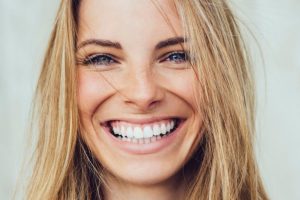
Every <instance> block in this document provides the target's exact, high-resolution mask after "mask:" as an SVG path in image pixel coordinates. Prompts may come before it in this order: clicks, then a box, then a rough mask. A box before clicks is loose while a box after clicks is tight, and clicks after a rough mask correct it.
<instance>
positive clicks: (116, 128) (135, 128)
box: [111, 120, 175, 139]
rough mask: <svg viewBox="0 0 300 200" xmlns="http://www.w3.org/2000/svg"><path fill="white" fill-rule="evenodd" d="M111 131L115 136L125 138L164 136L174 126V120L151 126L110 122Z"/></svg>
mask: <svg viewBox="0 0 300 200" xmlns="http://www.w3.org/2000/svg"><path fill="white" fill-rule="evenodd" d="M111 126H112V130H113V132H114V134H115V135H120V136H122V137H127V138H135V139H142V138H151V137H153V136H159V135H161V134H162V135H165V134H166V133H168V132H170V130H172V129H173V128H174V126H175V120H164V121H160V122H156V123H152V124H144V125H137V124H131V123H127V122H120V121H118V122H112V123H111Z"/></svg>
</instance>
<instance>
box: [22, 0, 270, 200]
mask: <svg viewBox="0 0 300 200" xmlns="http://www.w3.org/2000/svg"><path fill="white" fill-rule="evenodd" d="M175 4H176V8H177V10H178V14H179V16H180V17H181V21H182V24H183V27H184V31H185V34H186V37H187V38H188V40H189V42H188V44H189V47H188V50H189V52H190V58H191V64H192V66H193V68H194V71H195V73H196V75H197V78H198V83H197V84H198V86H199V87H198V91H196V92H197V93H198V94H199V95H198V96H197V100H198V105H199V110H200V111H201V114H202V115H203V116H204V117H203V118H204V122H203V123H204V125H203V126H204V129H203V130H204V135H203V138H202V140H201V143H200V144H199V145H198V146H199V147H198V149H197V151H196V152H194V154H193V156H192V158H191V160H190V161H189V164H188V165H192V172H193V173H194V175H193V176H192V177H193V178H192V179H191V180H190V181H189V182H190V185H189V187H187V188H189V190H188V191H186V192H187V195H186V196H187V199H189V200H199V199H211V200H219V199H224V200H229V199H230V200H231V199H243V200H246V199H268V198H267V195H266V193H265V191H264V188H263V185H262V181H261V179H260V175H259V172H258V168H257V165H256V163H255V157H254V152H253V138H254V132H255V129H254V126H255V125H254V123H255V122H254V114H255V113H254V106H255V105H254V86H253V81H252V80H253V78H252V72H251V68H250V64H249V59H248V56H247V53H246V48H245V45H244V43H243V40H242V38H241V33H240V31H239V28H238V25H237V23H236V20H235V18H234V16H233V14H232V12H231V10H230V9H229V7H228V5H227V3H226V1H225V0H184V1H178V0H177V1H175ZM78 7H79V1H78V0H77V1H76V0H63V1H62V2H61V5H60V8H59V11H58V14H57V18H56V21H55V26H54V30H53V32H52V36H51V40H50V42H49V47H48V50H47V52H46V56H45V60H44V63H43V67H42V71H41V74H40V78H39V80H38V84H37V89H36V99H35V113H36V115H35V118H34V120H38V127H37V129H38V135H39V136H38V142H37V146H36V149H35V153H34V167H33V173H32V176H31V180H30V182H29V184H28V190H27V196H26V199H30V200H34V199H37V200H39V199H44V200H47V199H103V198H104V197H103V194H102V184H103V183H102V181H101V180H102V178H101V170H102V169H101V164H100V163H99V162H98V161H97V159H95V158H94V157H93V155H92V153H91V152H90V151H89V149H88V148H87V146H86V145H85V144H84V142H83V141H82V140H81V137H80V133H79V130H80V126H79V117H78V116H79V115H78V110H77V109H78V108H77V102H76V99H77V97H76V90H77V85H76V82H77V81H76V73H77V72H76V71H77V70H76V62H75V51H76V30H77V14H78Z"/></svg>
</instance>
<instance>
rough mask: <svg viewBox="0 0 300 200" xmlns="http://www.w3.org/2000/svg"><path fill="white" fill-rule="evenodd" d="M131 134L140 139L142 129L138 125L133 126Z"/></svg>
mask: <svg viewBox="0 0 300 200" xmlns="http://www.w3.org/2000/svg"><path fill="white" fill-rule="evenodd" d="M133 136H134V137H135V138H136V139H140V138H143V131H142V129H141V128H140V127H135V128H134V129H133Z"/></svg>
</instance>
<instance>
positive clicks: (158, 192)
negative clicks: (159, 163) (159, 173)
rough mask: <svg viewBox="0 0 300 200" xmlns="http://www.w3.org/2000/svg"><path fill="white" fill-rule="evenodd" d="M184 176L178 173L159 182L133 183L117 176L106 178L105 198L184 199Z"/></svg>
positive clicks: (133, 199) (117, 199)
mask: <svg viewBox="0 0 300 200" xmlns="http://www.w3.org/2000/svg"><path fill="white" fill-rule="evenodd" d="M182 180H184V179H183V177H181V176H179V175H176V176H174V177H172V178H170V179H169V180H166V181H164V182H162V183H158V184H132V183H128V182H124V181H120V180H116V179H115V178H106V181H105V182H106V184H105V185H106V186H105V188H104V195H105V200H126V199H130V200H140V199H143V200H153V199H155V200H174V199H183V197H184V191H185V188H184V186H185V184H184V183H183V181H182Z"/></svg>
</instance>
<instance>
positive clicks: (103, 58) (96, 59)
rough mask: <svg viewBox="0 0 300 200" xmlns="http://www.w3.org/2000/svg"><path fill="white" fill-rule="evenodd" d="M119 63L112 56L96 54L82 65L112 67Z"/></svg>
mask: <svg viewBox="0 0 300 200" xmlns="http://www.w3.org/2000/svg"><path fill="white" fill-rule="evenodd" d="M114 63H117V61H116V60H115V59H113V58H112V57H111V56H110V55H106V54H96V55H92V56H89V57H87V58H86V59H84V60H83V62H82V64H84V65H110V64H114Z"/></svg>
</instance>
